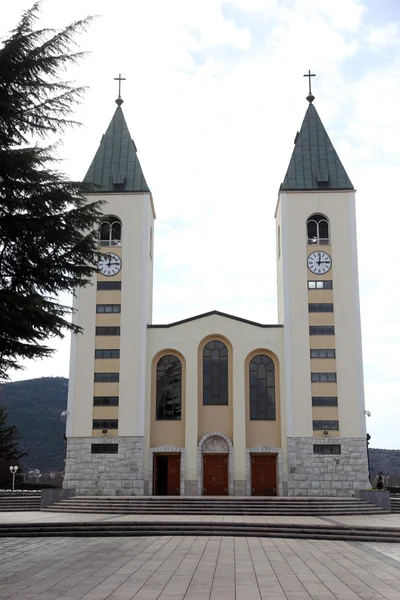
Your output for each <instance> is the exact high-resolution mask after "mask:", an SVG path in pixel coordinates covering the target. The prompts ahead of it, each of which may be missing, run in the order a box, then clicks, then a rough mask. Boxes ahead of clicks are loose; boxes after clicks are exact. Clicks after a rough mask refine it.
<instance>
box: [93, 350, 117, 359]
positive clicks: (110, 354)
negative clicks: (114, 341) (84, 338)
mask: <svg viewBox="0 0 400 600" xmlns="http://www.w3.org/2000/svg"><path fill="white" fill-rule="evenodd" d="M94 357H95V358H119V349H110V350H106V349H105V350H95V351H94Z"/></svg>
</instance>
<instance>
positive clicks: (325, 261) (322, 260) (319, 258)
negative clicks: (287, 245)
mask: <svg viewBox="0 0 400 600" xmlns="http://www.w3.org/2000/svg"><path fill="white" fill-rule="evenodd" d="M331 266H332V259H331V257H330V256H329V254H327V253H326V252H312V253H311V254H310V255H309V257H308V258H307V267H308V268H309V269H310V271H311V272H312V273H315V275H323V274H324V273H327V272H328V271H329V269H330V268H331Z"/></svg>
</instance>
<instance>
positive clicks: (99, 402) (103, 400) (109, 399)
mask: <svg viewBox="0 0 400 600" xmlns="http://www.w3.org/2000/svg"><path fill="white" fill-rule="evenodd" d="M118 404H119V398H118V396H94V398H93V406H118Z"/></svg>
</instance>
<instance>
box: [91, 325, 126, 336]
mask: <svg viewBox="0 0 400 600" xmlns="http://www.w3.org/2000/svg"><path fill="white" fill-rule="evenodd" d="M120 332H121V328H120V327H96V335H120Z"/></svg>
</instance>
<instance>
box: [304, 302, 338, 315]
mask: <svg viewBox="0 0 400 600" xmlns="http://www.w3.org/2000/svg"><path fill="white" fill-rule="evenodd" d="M308 312H310V313H311V312H323V313H327V312H331V313H333V304H332V303H329V302H319V303H314V304H309V305H308Z"/></svg>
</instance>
